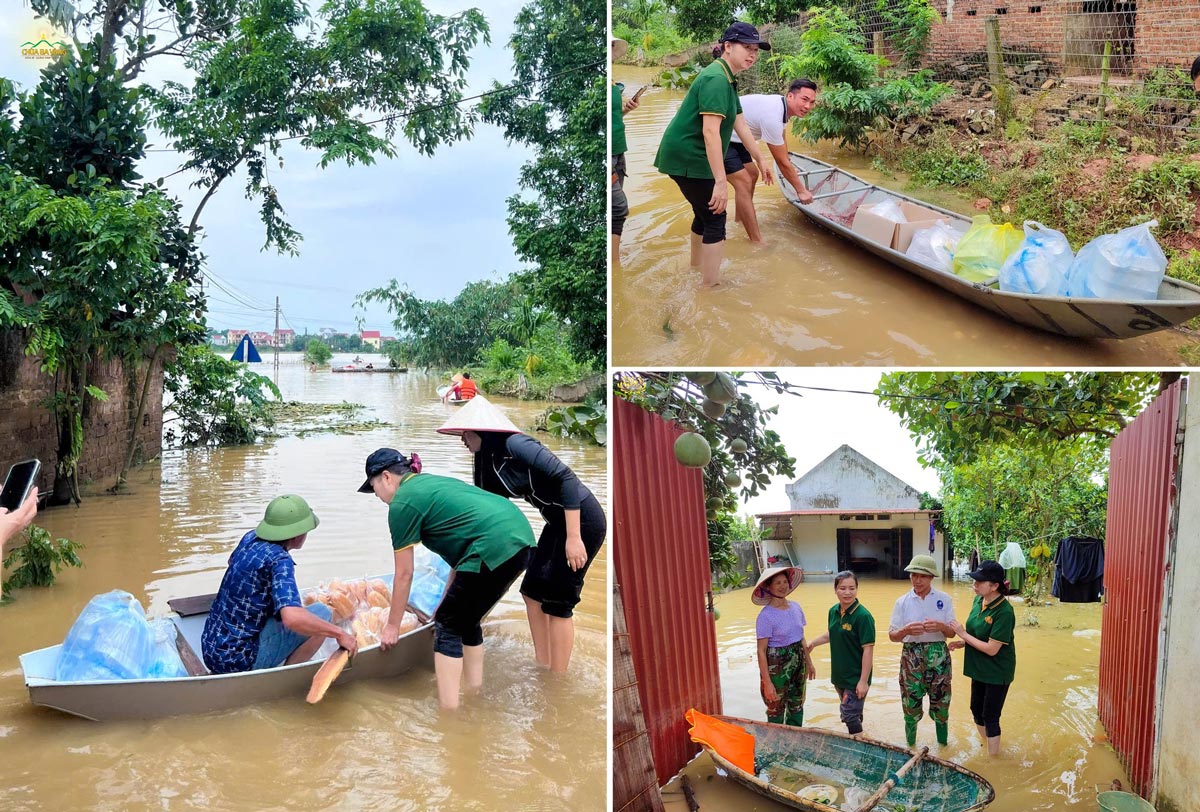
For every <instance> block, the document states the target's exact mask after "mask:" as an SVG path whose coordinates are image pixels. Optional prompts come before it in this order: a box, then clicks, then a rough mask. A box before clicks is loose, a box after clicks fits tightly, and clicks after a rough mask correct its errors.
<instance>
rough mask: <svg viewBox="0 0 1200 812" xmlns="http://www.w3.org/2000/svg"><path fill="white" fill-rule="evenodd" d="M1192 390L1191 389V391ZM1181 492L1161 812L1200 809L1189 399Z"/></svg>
mask: <svg viewBox="0 0 1200 812" xmlns="http://www.w3.org/2000/svg"><path fill="white" fill-rule="evenodd" d="M1189 388H1190V387H1189ZM1189 401H1190V402H1189V403H1188V406H1187V412H1186V418H1185V426H1186V435H1185V439H1184V446H1183V463H1182V477H1181V480H1180V488H1179V529H1178V532H1177V533H1176V536H1175V564H1174V566H1173V567H1172V568H1171V572H1172V573H1173V575H1174V579H1173V583H1171V584H1170V605H1169V613H1168V626H1167V644H1166V649H1165V651H1164V653H1163V656H1164V657H1165V658H1166V662H1165V669H1164V677H1163V693H1162V710H1161V714H1162V731H1161V734H1160V737H1159V741H1160V745H1159V747H1160V750H1159V764H1158V803H1157V807H1158V809H1159V810H1162V812H1168V810H1169V811H1170V812H1183V810H1196V809H1200V784H1198V783H1197V782H1196V767H1197V763H1198V761H1197V755H1196V754H1197V753H1200V726H1198V725H1197V724H1196V713H1195V708H1196V694H1195V691H1196V674H1197V673H1200V635H1197V634H1196V621H1195V614H1194V613H1195V611H1196V607H1197V606H1200V579H1197V577H1196V574H1197V573H1200V544H1197V543H1196V540H1197V539H1198V538H1200V402H1198V401H1200V397H1195V396H1194V395H1192V396H1191V397H1189Z"/></svg>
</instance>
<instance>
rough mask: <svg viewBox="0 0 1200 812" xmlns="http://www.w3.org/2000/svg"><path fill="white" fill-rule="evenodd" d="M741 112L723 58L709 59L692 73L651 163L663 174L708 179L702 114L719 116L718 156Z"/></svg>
mask: <svg viewBox="0 0 1200 812" xmlns="http://www.w3.org/2000/svg"><path fill="white" fill-rule="evenodd" d="M740 112H742V103H741V102H740V101H739V100H738V94H737V87H736V86H735V85H734V83H733V71H731V70H730V69H729V66H728V65H727V64H725V60H724V59H718V60H717V61H716V62H713V63H712V64H711V65H709V66H708V67H707V68H705V69H704V70H702V71H700V73H699V74H698V75H697V76H696V79H695V81H693V82H692V86H691V88H690V89H689V90H688V92H687V95H686V96H684V97H683V104H682V105H680V106H679V111H678V112H676V113H675V118H673V119H671V123H670V124H668V125H667V129H666V132H664V133H663V137H662V143H661V144H659V145H658V155H657V156H656V157H655V159H654V165H655V166H656V167H658V171H659V172H662V173H663V174H664V175H681V176H683V177H685V178H712V177H713V173H712V167H711V166H709V165H708V154H707V153H706V152H705V151H704V116H706V115H717V116H720V117H721V155H722V157H723V156H724V155H725V150H727V149H729V136H731V135H732V134H733V120H734V119H735V118H737V115H738V113H740Z"/></svg>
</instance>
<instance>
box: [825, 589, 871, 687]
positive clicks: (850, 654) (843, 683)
mask: <svg viewBox="0 0 1200 812" xmlns="http://www.w3.org/2000/svg"><path fill="white" fill-rule="evenodd" d="M874 643H875V618H873V617H871V613H870V612H868V611H867V610H866V607H864V606H863V605H862V604H861V603H859V602H858V601H855V602H854V603H852V604H850V608H848V609H847V610H846V611H845V612H843V611H842V605H841V604H840V603H835V604H834V605H833V606H831V607H830V608H829V654H830V659H831V660H832V661H833V666H832V670H831V672H830V674H829V677H830V682H832V683H833V687H835V688H839V689H841V690H846V689H848V688H853V687H855V686H856V685H858V681H859V680H860V679H862V656H863V647H864V646H870V645H874ZM870 684H871V675H870V674H867V685H870Z"/></svg>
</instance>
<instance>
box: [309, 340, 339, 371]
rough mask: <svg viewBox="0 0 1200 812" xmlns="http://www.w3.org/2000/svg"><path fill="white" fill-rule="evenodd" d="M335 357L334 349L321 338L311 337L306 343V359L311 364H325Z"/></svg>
mask: <svg viewBox="0 0 1200 812" xmlns="http://www.w3.org/2000/svg"><path fill="white" fill-rule="evenodd" d="M332 357H333V350H331V349H329V345H328V344H326V343H325V342H324V341H322V340H321V339H319V338H310V339H309V340H308V343H307V344H305V345H304V360H305V362H307V363H309V364H316V365H317V366H324V365H325V364H328V363H329V359H330V358H332Z"/></svg>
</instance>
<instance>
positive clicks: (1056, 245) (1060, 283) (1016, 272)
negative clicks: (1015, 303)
mask: <svg viewBox="0 0 1200 812" xmlns="http://www.w3.org/2000/svg"><path fill="white" fill-rule="evenodd" d="M1074 259H1075V254H1074V253H1073V252H1072V251H1071V243H1069V242H1067V238H1066V236H1064V235H1063V234H1062V232H1060V231H1055V230H1054V229H1052V228H1047V227H1046V226H1044V225H1042V224H1041V223H1038V222H1035V221H1033V220H1026V221H1025V239H1024V240H1023V241H1022V242H1021V247H1020V248H1018V249H1017V250H1016V251H1014V252H1013V253H1012V254H1011V255H1010V256H1009V257H1008V259H1007V260H1005V261H1004V265H1002V266H1001V267H1000V290H1003V291H1008V292H1010V293H1032V294H1035V295H1037V296H1066V295H1067V274H1068V273H1069V272H1070V270H1071V263H1072V262H1073V261H1074Z"/></svg>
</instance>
